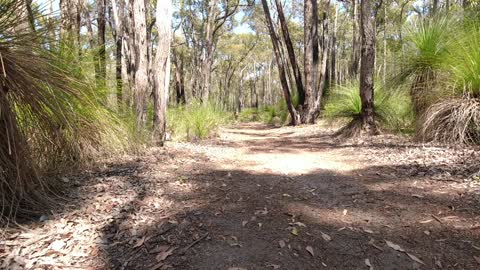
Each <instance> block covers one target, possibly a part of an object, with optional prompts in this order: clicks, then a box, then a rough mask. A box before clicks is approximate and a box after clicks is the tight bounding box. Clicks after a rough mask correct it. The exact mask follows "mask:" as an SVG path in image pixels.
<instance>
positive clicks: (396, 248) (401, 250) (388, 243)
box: [385, 240, 405, 252]
mask: <svg viewBox="0 0 480 270" xmlns="http://www.w3.org/2000/svg"><path fill="white" fill-rule="evenodd" d="M385 243H387V246H389V247H390V248H392V249H394V250H396V251H400V252H405V250H404V249H403V248H402V247H400V246H399V245H397V244H395V243H393V242H390V241H388V240H385Z"/></svg>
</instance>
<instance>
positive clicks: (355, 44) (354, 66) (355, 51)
mask: <svg viewBox="0 0 480 270" xmlns="http://www.w3.org/2000/svg"><path fill="white" fill-rule="evenodd" d="M358 1H359V0H352V9H353V10H352V12H353V16H352V18H353V29H352V59H351V63H350V70H349V73H350V76H351V77H356V76H357V74H358V66H359V62H360V52H359V48H360V44H359V40H358V35H357V32H358Z"/></svg>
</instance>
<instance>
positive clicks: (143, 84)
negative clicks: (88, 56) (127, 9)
mask: <svg viewBox="0 0 480 270" xmlns="http://www.w3.org/2000/svg"><path fill="white" fill-rule="evenodd" d="M130 1H131V2H133V3H132V7H133V18H132V19H133V26H134V28H133V29H132V30H133V31H132V32H130V35H133V36H134V38H133V41H134V50H133V53H134V57H133V59H135V62H134V70H133V75H134V89H135V93H134V95H135V98H134V104H135V114H136V118H137V128H139V129H144V128H145V125H146V121H147V92H148V88H149V84H148V65H149V60H148V41H147V21H146V14H145V13H146V6H145V1H144V0H130ZM130 38H131V37H130Z"/></svg>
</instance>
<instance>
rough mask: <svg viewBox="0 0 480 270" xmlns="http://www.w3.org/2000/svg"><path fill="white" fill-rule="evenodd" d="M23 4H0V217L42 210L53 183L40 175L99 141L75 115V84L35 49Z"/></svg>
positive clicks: (36, 39) (78, 102) (37, 42)
mask: <svg viewBox="0 0 480 270" xmlns="http://www.w3.org/2000/svg"><path fill="white" fill-rule="evenodd" d="M23 3H24V2H23V1H15V0H1V1H0V130H1V131H0V194H1V201H0V203H1V209H0V211H1V212H0V217H1V216H4V217H12V216H14V215H15V214H17V213H18V214H22V215H29V214H31V213H33V212H38V211H40V210H44V209H42V208H43V207H45V205H46V204H49V203H51V202H52V199H51V198H49V196H48V194H51V193H50V192H51V190H52V188H53V187H54V186H55V183H53V182H52V179H53V178H52V179H49V181H46V180H45V178H43V177H41V175H40V173H41V172H42V173H43V172H45V171H54V170H57V169H58V167H59V166H67V164H74V163H76V162H79V161H80V159H81V155H82V150H83V147H84V146H85V145H92V144H94V143H95V142H97V141H98V140H99V134H98V132H97V130H98V129H97V127H96V126H95V125H94V124H93V123H91V122H90V121H89V119H87V118H85V117H83V115H81V114H79V113H78V111H77V110H79V109H81V108H85V107H87V106H88V104H87V103H84V102H83V101H82V99H81V94H80V92H79V91H76V90H75V89H76V86H78V85H77V83H76V82H75V80H74V79H72V78H71V77H70V76H69V73H68V72H66V71H65V70H64V69H62V68H61V66H60V65H58V63H59V62H58V59H57V58H56V57H54V56H53V55H52V54H50V53H49V52H48V51H47V50H46V49H45V48H46V47H47V46H45V44H42V43H41V40H42V38H41V37H42V35H43V33H42V30H41V29H37V32H35V33H33V32H32V30H31V28H30V27H29V25H28V22H27V19H26V11H25V6H24V5H23ZM82 131H83V132H82ZM80 134H81V135H80ZM17 210H18V212H17Z"/></svg>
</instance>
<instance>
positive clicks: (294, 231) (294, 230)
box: [292, 227, 298, 236]
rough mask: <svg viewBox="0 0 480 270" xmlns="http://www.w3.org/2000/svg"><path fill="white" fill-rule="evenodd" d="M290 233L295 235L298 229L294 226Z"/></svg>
mask: <svg viewBox="0 0 480 270" xmlns="http://www.w3.org/2000/svg"><path fill="white" fill-rule="evenodd" d="M292 234H293V235H295V236H298V230H297V228H296V227H293V229H292Z"/></svg>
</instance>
